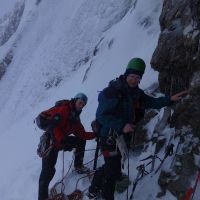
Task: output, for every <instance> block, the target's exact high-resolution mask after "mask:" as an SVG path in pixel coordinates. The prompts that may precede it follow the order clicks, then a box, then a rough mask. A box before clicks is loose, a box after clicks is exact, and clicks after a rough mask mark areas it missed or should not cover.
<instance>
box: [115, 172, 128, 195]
mask: <svg viewBox="0 0 200 200" xmlns="http://www.w3.org/2000/svg"><path fill="white" fill-rule="evenodd" d="M130 184H131V181H130V180H129V178H128V176H127V175H126V174H122V176H121V178H120V179H119V180H118V181H117V182H116V185H115V191H116V192H118V193H122V192H124V191H125V190H126V189H127V188H128V186H129V185H130Z"/></svg>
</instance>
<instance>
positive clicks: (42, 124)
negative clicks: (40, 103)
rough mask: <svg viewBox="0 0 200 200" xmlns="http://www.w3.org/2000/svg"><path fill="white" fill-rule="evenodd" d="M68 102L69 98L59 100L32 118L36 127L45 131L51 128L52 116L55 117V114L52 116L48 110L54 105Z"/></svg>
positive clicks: (52, 123)
mask: <svg viewBox="0 0 200 200" xmlns="http://www.w3.org/2000/svg"><path fill="white" fill-rule="evenodd" d="M68 103H69V100H66V99H64V100H60V101H57V102H56V103H55V106H54V107H52V108H50V109H48V110H45V111H43V112H41V113H40V114H39V115H38V116H37V117H36V118H35V120H34V122H35V123H36V124H37V126H38V128H40V129H42V130H43V131H47V130H48V129H49V128H52V127H53V126H54V125H55V120H54V118H55V117H56V115H54V116H52V114H50V111H52V110H53V109H54V108H56V107H59V106H63V105H67V104H68ZM58 117H59V116H58Z"/></svg>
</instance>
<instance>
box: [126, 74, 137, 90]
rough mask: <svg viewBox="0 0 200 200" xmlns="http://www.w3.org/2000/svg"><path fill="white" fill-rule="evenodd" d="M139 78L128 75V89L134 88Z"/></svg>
mask: <svg viewBox="0 0 200 200" xmlns="http://www.w3.org/2000/svg"><path fill="white" fill-rule="evenodd" d="M140 80H141V77H140V76H139V75H136V74H129V75H128V76H127V78H126V82H127V83H128V85H129V87H131V88H134V87H136V86H137V85H138V84H139V83H140Z"/></svg>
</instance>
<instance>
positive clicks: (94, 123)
mask: <svg viewBox="0 0 200 200" xmlns="http://www.w3.org/2000/svg"><path fill="white" fill-rule="evenodd" d="M91 127H92V131H93V132H95V133H98V132H99V129H100V124H99V122H98V121H97V120H96V119H95V120H93V121H92V122H91Z"/></svg>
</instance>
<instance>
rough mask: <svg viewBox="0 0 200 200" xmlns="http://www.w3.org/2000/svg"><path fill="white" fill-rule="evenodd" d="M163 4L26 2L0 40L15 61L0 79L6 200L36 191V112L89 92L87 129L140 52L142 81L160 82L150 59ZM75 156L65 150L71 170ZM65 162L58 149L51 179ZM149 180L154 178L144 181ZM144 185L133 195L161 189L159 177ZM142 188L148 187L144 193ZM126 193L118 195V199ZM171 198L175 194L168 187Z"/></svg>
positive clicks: (0, 53)
mask: <svg viewBox="0 0 200 200" xmlns="http://www.w3.org/2000/svg"><path fill="white" fill-rule="evenodd" d="M4 1H5V0H4ZM11 7H12V6H10V7H9V8H10V9H11ZM161 8H162V1H156V0H148V1H146V0H138V1H132V0H125V1H124V0H117V1H116V0H101V1H99V0H76V1H74V0H68V1H65V0H58V1H55V0H42V1H41V2H40V4H39V5H38V6H36V4H35V1H33V0H26V1H25V9H24V12H23V16H22V18H21V21H20V24H19V27H18V29H17V31H16V32H15V34H14V35H12V37H11V38H10V39H9V40H8V42H7V43H6V44H4V45H3V46H1V47H0V59H3V57H4V56H5V55H6V53H7V52H8V51H10V50H11V51H12V52H13V60H12V63H11V64H10V65H9V67H8V68H7V71H6V74H5V75H4V76H3V78H2V79H1V80H0V92H1V97H0V121H1V123H0V130H1V132H0V138H1V140H0V157H1V158H3V159H2V162H1V165H0V177H1V183H0V193H1V199H2V200H25V199H26V200H27V199H28V200H35V199H36V198H37V189H38V178H39V174H40V170H41V160H40V159H39V158H38V157H37V155H36V148H37V144H38V142H39V137H40V135H41V131H40V130H39V129H37V128H36V127H35V125H34V123H33V119H34V117H35V116H36V115H37V114H38V113H39V112H41V111H42V110H45V109H47V108H49V107H51V106H53V105H54V103H55V101H57V100H59V99H63V98H71V97H73V96H74V95H75V94H76V93H77V92H79V91H82V92H85V93H86V94H87V95H88V97H89V102H88V105H87V106H86V108H85V109H84V111H83V114H82V122H83V124H84V125H85V127H86V129H87V130H90V122H91V120H92V119H94V117H95V111H96V107H97V96H98V91H100V90H102V89H103V88H104V87H105V86H106V85H107V84H108V82H109V81H110V80H111V79H114V78H116V77H117V76H118V75H120V74H121V73H124V71H125V67H126V65H127V62H128V61H129V59H130V58H132V57H136V56H138V57H142V58H143V59H144V60H145V61H146V63H147V66H148V67H147V70H146V72H145V74H144V77H143V80H142V82H141V84H140V86H141V88H144V89H145V88H147V87H148V86H149V85H151V84H152V83H155V82H157V73H156V72H154V71H153V70H152V69H151V68H150V65H149V62H150V59H151V56H152V53H153V51H154V49H155V46H156V44H157V39H158V35H159V30H160V29H159V23H158V18H159V15H160V11H161ZM94 146H95V142H94V141H91V142H88V143H87V148H93V147H94ZM71 156H72V153H69V152H68V153H65V168H66V171H67V169H68V167H69V164H70V163H71ZM91 157H93V152H87V153H86V156H85V161H86V162H87V161H88V160H90V159H91ZM136 164H138V160H137V159H136V158H132V160H131V164H130V165H131V166H132V167H131V169H134V170H132V171H131V172H130V173H131V178H132V179H133V178H134V177H135V175H136V171H135V167H136V166H137V165H136ZM90 166H91V165H90ZM61 167H62V163H61V155H60V157H59V159H58V163H57V173H56V175H55V177H54V179H53V181H52V182H51V186H52V184H53V183H55V181H57V180H59V178H60V177H61ZM147 178H148V177H147ZM74 179H75V177H73V176H72V178H70V185H69V186H68V187H67V190H66V192H67V193H68V192H70V191H72V190H73V189H74V185H75V180H74ZM147 182H148V183H150V184H149V185H146V186H144V185H143V184H145V183H147ZM81 184H82V185H81V186H80V187H82V188H83V187H84V186H86V185H87V186H88V185H89V182H88V181H86V180H84V181H83V182H82V183H81ZM143 184H142V185H141V187H138V192H137V193H136V196H135V197H137V199H138V200H146V199H148V200H149V199H152V200H153V199H155V195H156V191H159V188H158V185H157V182H156V178H155V179H152V178H151V177H149V179H148V180H147V181H145V182H143ZM141 188H145V195H144V196H143V194H142V196H141V191H140V189H141ZM142 193H143V191H142ZM125 197H126V195H125V194H122V195H116V199H125ZM149 197H151V198H149ZM135 199H136V198H135ZM163 199H164V198H163ZM166 199H168V200H170V199H171V200H173V199H174V198H173V197H172V196H171V195H170V194H168V195H167V196H166Z"/></svg>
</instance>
